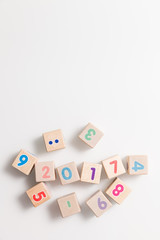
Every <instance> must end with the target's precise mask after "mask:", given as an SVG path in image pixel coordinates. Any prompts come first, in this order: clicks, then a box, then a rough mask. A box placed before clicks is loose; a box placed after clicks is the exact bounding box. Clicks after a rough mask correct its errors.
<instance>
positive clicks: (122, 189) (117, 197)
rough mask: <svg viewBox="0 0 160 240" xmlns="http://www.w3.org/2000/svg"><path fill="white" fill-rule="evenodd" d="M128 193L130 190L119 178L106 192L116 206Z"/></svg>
mask: <svg viewBox="0 0 160 240" xmlns="http://www.w3.org/2000/svg"><path fill="white" fill-rule="evenodd" d="M130 192H131V190H130V188H129V187H128V186H127V185H126V184H125V183H124V182H122V180H120V179H119V178H117V179H116V180H114V182H113V183H112V184H111V185H110V186H109V187H108V188H107V190H106V193H107V194H108V196H110V197H111V198H112V199H113V200H114V201H116V202H117V203H118V204H121V203H122V202H123V200H124V199H125V198H126V197H127V196H128V195H129V193H130Z"/></svg>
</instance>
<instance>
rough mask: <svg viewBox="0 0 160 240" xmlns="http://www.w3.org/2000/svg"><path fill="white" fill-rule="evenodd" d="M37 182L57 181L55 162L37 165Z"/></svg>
mask: <svg viewBox="0 0 160 240" xmlns="http://www.w3.org/2000/svg"><path fill="white" fill-rule="evenodd" d="M35 175H36V182H43V181H44V182H47V181H54V180H55V169H54V162H53V161H50V162H38V163H36V164H35Z"/></svg>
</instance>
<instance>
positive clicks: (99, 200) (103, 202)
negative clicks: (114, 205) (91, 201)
mask: <svg viewBox="0 0 160 240" xmlns="http://www.w3.org/2000/svg"><path fill="white" fill-rule="evenodd" d="M98 207H99V208H100V209H101V210H104V209H106V207H107V203H106V202H105V201H101V199H100V198H98Z"/></svg>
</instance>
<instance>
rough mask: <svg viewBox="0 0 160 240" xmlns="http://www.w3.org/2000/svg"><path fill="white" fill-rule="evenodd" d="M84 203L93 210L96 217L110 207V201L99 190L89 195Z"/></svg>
mask: <svg viewBox="0 0 160 240" xmlns="http://www.w3.org/2000/svg"><path fill="white" fill-rule="evenodd" d="M86 204H87V205H88V207H89V208H90V209H91V210H92V211H93V213H94V214H95V215H96V217H100V216H101V215H102V214H103V213H105V212H106V211H108V210H109V209H110V208H111V207H112V203H111V202H110V201H109V200H108V199H107V198H106V197H105V195H104V194H103V193H102V192H101V191H98V192H96V193H95V194H94V195H93V196H92V197H90V198H89V199H88V200H87V201H86Z"/></svg>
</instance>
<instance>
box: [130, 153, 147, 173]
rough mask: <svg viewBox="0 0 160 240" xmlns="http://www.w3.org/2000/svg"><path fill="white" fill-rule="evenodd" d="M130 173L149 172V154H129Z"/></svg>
mask: <svg viewBox="0 0 160 240" xmlns="http://www.w3.org/2000/svg"><path fill="white" fill-rule="evenodd" d="M128 174H130V175H143V174H148V159H147V156H143V155H139V156H138V155H137V156H136V155H135V156H128Z"/></svg>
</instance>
